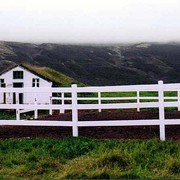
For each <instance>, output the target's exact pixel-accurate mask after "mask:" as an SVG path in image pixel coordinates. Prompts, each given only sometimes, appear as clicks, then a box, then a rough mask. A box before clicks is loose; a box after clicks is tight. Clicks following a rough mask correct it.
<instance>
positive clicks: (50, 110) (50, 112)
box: [49, 97, 52, 115]
mask: <svg viewBox="0 0 180 180" xmlns="http://www.w3.org/2000/svg"><path fill="white" fill-rule="evenodd" d="M49 104H50V105H51V108H50V109H49V114H50V115H52V97H50V102H49Z"/></svg>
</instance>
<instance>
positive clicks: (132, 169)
mask: <svg viewBox="0 0 180 180" xmlns="http://www.w3.org/2000/svg"><path fill="white" fill-rule="evenodd" d="M179 145H180V144H179V142H171V141H166V142H160V141H158V140H147V141H140V140H126V141H117V140H93V139H88V138H82V137H79V138H65V139H62V140H58V139H6V140H1V141H0V179H8V178H9V179H21V178H24V179H110V178H113V179H122V178H126V179H127V178H129V179H137V178H174V179H179V178H180V146H179Z"/></svg>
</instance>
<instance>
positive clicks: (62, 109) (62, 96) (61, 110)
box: [60, 92, 64, 113]
mask: <svg viewBox="0 0 180 180" xmlns="http://www.w3.org/2000/svg"><path fill="white" fill-rule="evenodd" d="M61 105H62V107H63V106H64V93H63V92H62V93H61ZM60 113H64V107H63V108H61V109H60Z"/></svg>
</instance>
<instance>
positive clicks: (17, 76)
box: [13, 71, 23, 79]
mask: <svg viewBox="0 0 180 180" xmlns="http://www.w3.org/2000/svg"><path fill="white" fill-rule="evenodd" d="M13 79H23V71H13Z"/></svg>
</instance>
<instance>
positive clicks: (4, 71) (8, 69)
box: [0, 64, 19, 76]
mask: <svg viewBox="0 0 180 180" xmlns="http://www.w3.org/2000/svg"><path fill="white" fill-rule="evenodd" d="M18 66H19V65H18V64H15V65H12V66H10V67H8V68H7V69H5V70H3V71H2V72H1V73H0V76H1V75H2V74H5V73H7V72H8V71H10V70H12V69H14V68H15V67H18Z"/></svg>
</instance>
